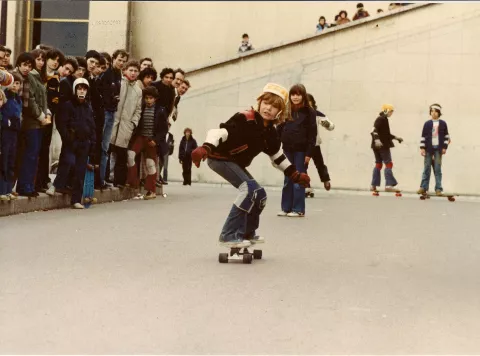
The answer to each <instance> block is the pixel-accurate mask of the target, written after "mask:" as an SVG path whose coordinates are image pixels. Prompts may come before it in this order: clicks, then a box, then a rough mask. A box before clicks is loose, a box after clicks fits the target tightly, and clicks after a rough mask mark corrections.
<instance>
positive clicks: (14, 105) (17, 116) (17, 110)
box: [1, 89, 22, 131]
mask: <svg viewBox="0 0 480 356" xmlns="http://www.w3.org/2000/svg"><path fill="white" fill-rule="evenodd" d="M5 96H6V97H7V102H6V103H5V104H4V105H3V106H2V109H1V114H2V117H1V126H2V130H12V131H20V127H21V118H22V98H21V97H20V95H18V94H16V93H14V92H12V91H10V90H8V89H7V90H5Z"/></svg>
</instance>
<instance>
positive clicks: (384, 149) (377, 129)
mask: <svg viewBox="0 0 480 356" xmlns="http://www.w3.org/2000/svg"><path fill="white" fill-rule="evenodd" d="M393 111H394V108H393V105H390V104H385V105H383V106H382V111H381V112H380V115H379V116H378V118H377V119H376V120H375V123H374V124H373V130H372V132H371V133H370V134H371V135H372V144H371V148H372V150H373V154H374V155H375V168H374V169H373V176H372V185H371V187H370V190H371V191H376V190H377V187H379V186H380V182H381V177H380V171H381V169H382V163H383V164H385V181H386V183H385V191H386V192H395V191H398V190H399V189H398V187H397V184H398V183H397V180H396V179H395V177H394V176H393V172H392V167H393V161H392V154H391V152H390V148H392V147H394V144H393V140H397V141H398V142H399V143H402V142H403V138H401V137H397V136H395V135H392V134H391V133H390V125H389V123H388V119H389V118H390V117H391V116H392V115H393Z"/></svg>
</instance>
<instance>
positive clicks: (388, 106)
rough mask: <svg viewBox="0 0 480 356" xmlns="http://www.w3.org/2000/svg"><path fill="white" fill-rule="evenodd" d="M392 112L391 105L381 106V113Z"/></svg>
mask: <svg viewBox="0 0 480 356" xmlns="http://www.w3.org/2000/svg"><path fill="white" fill-rule="evenodd" d="M393 110H395V109H394V107H393V105H391V104H383V105H382V111H383V112H389V111H393Z"/></svg>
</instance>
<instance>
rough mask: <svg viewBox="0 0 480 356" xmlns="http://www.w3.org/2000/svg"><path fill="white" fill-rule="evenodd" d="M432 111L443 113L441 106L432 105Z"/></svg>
mask: <svg viewBox="0 0 480 356" xmlns="http://www.w3.org/2000/svg"><path fill="white" fill-rule="evenodd" d="M430 109H435V110H438V111H442V107H441V106H440V105H432V106H430Z"/></svg>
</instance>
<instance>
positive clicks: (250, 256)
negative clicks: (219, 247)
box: [218, 243, 262, 264]
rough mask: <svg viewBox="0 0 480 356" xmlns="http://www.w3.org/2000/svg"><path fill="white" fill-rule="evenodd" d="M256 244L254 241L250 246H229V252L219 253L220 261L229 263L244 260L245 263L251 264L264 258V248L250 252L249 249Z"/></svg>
mask: <svg viewBox="0 0 480 356" xmlns="http://www.w3.org/2000/svg"><path fill="white" fill-rule="evenodd" d="M253 246H255V244H254V243H252V245H251V246H249V247H229V248H228V249H229V250H230V252H229V253H220V254H219V255H218V262H220V263H228V262H229V261H242V262H243V263H246V264H250V263H252V261H253V260H254V259H255V260H261V259H262V250H255V249H254V250H252V252H250V250H249V249H251V248H253Z"/></svg>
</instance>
